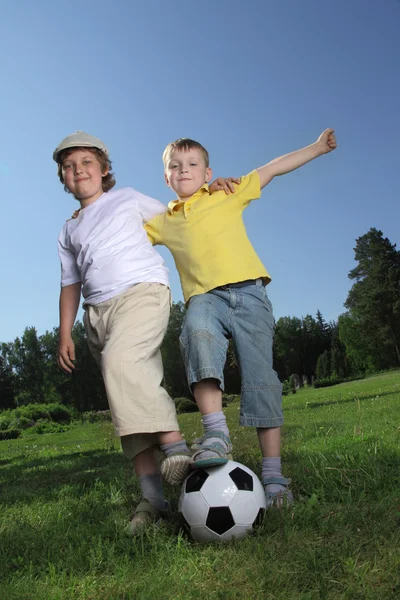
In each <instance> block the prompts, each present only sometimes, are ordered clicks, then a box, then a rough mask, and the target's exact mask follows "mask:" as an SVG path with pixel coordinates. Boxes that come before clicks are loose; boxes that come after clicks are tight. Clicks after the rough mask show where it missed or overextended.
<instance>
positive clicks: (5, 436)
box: [0, 429, 22, 440]
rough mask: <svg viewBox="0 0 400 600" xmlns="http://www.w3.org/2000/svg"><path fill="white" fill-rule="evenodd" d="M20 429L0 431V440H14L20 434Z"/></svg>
mask: <svg viewBox="0 0 400 600" xmlns="http://www.w3.org/2000/svg"><path fill="white" fill-rule="evenodd" d="M21 433H22V432H21V430H20V429H7V430H6V431H0V440H15V439H16V438H19V436H20V435H21Z"/></svg>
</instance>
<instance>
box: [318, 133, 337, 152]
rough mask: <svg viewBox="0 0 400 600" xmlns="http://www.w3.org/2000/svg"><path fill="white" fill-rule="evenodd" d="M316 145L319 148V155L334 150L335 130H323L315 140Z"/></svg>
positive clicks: (335, 144)
mask: <svg viewBox="0 0 400 600" xmlns="http://www.w3.org/2000/svg"><path fill="white" fill-rule="evenodd" d="M317 145H318V146H319V149H320V152H321V154H327V153H328V152H332V150H335V148H336V146H337V143H336V136H335V130H334V129H325V131H323V132H322V133H321V135H320V136H319V138H318V139H317Z"/></svg>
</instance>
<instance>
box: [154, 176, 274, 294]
mask: <svg viewBox="0 0 400 600" xmlns="http://www.w3.org/2000/svg"><path fill="white" fill-rule="evenodd" d="M235 187H236V189H235V193H234V194H230V195H226V194H225V192H223V191H219V192H214V193H213V194H210V192H209V191H208V185H207V184H205V185H204V186H202V187H201V188H200V189H199V190H198V191H197V192H196V193H195V194H194V195H193V196H191V197H190V198H189V199H188V200H186V201H183V202H182V201H180V200H174V201H172V202H170V203H169V204H168V210H167V211H166V212H165V213H164V214H162V215H158V216H157V217H154V219H151V220H150V221H149V222H148V223H147V224H146V230H147V235H148V237H149V240H150V241H151V243H152V244H153V245H157V244H162V245H163V246H166V247H167V248H169V250H170V251H171V253H172V256H173V257H174V260H175V265H176V268H177V269H178V273H179V276H180V279H181V285H182V291H183V297H184V299H185V302H187V301H188V300H189V299H190V298H191V297H192V296H196V295H198V294H204V293H206V292H208V291H210V290H212V289H214V288H216V287H219V286H220V285H226V284H228V283H237V282H238V281H245V280H246V279H257V278H259V277H262V278H263V279H264V282H265V283H266V284H267V283H269V282H270V281H271V277H270V276H269V273H268V271H267V270H266V269H265V267H264V265H263V264H262V262H261V260H260V259H259V257H258V256H257V254H256V252H255V250H254V248H253V246H252V244H251V243H250V240H249V238H248V237H247V232H246V227H245V225H244V223H243V210H244V209H245V208H246V206H248V205H249V204H250V202H251V201H252V200H254V199H256V198H259V197H260V195H261V189H260V178H259V176H258V172H257V171H252V172H251V173H249V175H246V176H245V177H242V178H241V181H240V184H239V185H237V186H235Z"/></svg>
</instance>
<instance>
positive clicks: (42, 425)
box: [29, 420, 69, 434]
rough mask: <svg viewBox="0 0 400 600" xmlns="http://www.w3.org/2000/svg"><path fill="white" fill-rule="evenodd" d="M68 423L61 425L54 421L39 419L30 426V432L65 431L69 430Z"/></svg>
mask: <svg viewBox="0 0 400 600" xmlns="http://www.w3.org/2000/svg"><path fill="white" fill-rule="evenodd" d="M68 429H69V427H68V425H59V424H58V423H53V422H49V421H44V420H43V421H38V422H37V423H35V425H33V427H31V428H30V430H29V434H31V433H38V434H42V433H62V432H63V431H68Z"/></svg>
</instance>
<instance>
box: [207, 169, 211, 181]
mask: <svg viewBox="0 0 400 600" xmlns="http://www.w3.org/2000/svg"><path fill="white" fill-rule="evenodd" d="M211 179H212V169H211V167H207V169H206V183H208V182H209V181H211Z"/></svg>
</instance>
